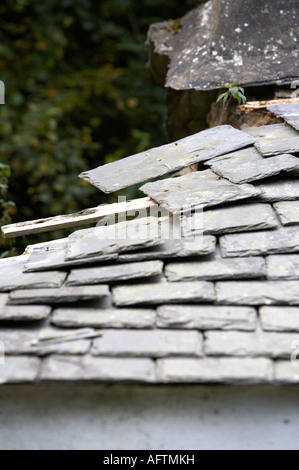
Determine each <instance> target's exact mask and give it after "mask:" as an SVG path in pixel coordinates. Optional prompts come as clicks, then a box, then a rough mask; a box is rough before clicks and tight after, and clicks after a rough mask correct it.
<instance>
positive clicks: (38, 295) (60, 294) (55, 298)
mask: <svg viewBox="0 0 299 470" xmlns="http://www.w3.org/2000/svg"><path fill="white" fill-rule="evenodd" d="M106 296H109V287H108V286H105V285H99V286H76V287H71V286H68V287H60V289H27V290H15V291H13V292H11V294H10V297H9V298H10V303H11V304H44V303H49V304H51V303H64V302H76V301H78V300H92V299H99V298H102V297H106Z"/></svg>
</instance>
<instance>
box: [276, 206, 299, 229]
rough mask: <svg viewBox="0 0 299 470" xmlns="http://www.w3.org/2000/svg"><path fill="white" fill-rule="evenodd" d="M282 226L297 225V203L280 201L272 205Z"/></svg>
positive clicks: (298, 207)
mask: <svg viewBox="0 0 299 470" xmlns="http://www.w3.org/2000/svg"><path fill="white" fill-rule="evenodd" d="M273 207H274V209H275V210H276V212H277V214H278V217H279V220H280V222H281V223H282V225H296V224H299V201H282V202H276V203H275V204H274V205H273Z"/></svg>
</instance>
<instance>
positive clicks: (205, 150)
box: [79, 125, 255, 193]
mask: <svg viewBox="0 0 299 470" xmlns="http://www.w3.org/2000/svg"><path fill="white" fill-rule="evenodd" d="M254 141H255V139H254V138H253V137H250V136H248V134H245V133H244V132H242V131H239V130H237V129H234V128H233V127H232V126H229V125H225V126H219V127H213V128H211V129H206V130H204V131H202V132H199V133H197V134H194V135H191V136H188V137H185V138H184V139H181V140H179V141H177V142H173V143H171V144H167V145H163V146H161V147H158V148H153V149H151V150H148V151H146V152H142V153H138V154H136V155H132V156H130V157H127V158H123V159H121V160H118V161H116V162H113V163H108V164H107V165H104V166H100V167H98V168H95V169H94V170H90V171H85V172H84V173H81V174H80V175H79V176H80V178H82V179H84V180H86V181H88V182H89V183H91V184H93V185H94V186H96V187H97V188H99V189H100V190H101V191H104V192H105V193H111V192H114V191H119V190H120V189H123V188H126V187H128V186H132V185H134V184H138V183H141V182H143V181H146V180H149V179H153V178H156V177H158V176H162V175H165V174H167V173H172V172H174V171H177V170H180V169H181V168H184V167H187V166H189V165H192V164H193V163H197V162H202V161H205V160H209V159H211V158H214V157H217V156H219V155H223V154H225V153H227V152H232V151H233V150H237V149H240V148H243V147H246V146H247V145H250V144H253V143H254Z"/></svg>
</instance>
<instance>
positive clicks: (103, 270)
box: [66, 261, 163, 286]
mask: <svg viewBox="0 0 299 470" xmlns="http://www.w3.org/2000/svg"><path fill="white" fill-rule="evenodd" d="M162 271H163V263H162V262H161V261H146V262H143V263H128V264H118V265H116V264H114V265H110V266H99V267H96V268H83V269H74V270H72V271H71V273H70V275H69V276H68V278H67V281H66V285H67V286H80V285H84V284H89V285H91V284H100V283H103V282H115V281H126V280H128V279H138V278H143V277H152V276H157V275H159V274H161V273H162Z"/></svg>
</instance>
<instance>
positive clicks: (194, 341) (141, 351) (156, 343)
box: [92, 330, 202, 358]
mask: <svg viewBox="0 0 299 470" xmlns="http://www.w3.org/2000/svg"><path fill="white" fill-rule="evenodd" d="M92 354H94V355H95V356H130V357H134V356H136V357H137V356H148V357H153V358H155V357H166V356H202V335H201V333H199V332H197V331H173V330H104V331H103V336H101V337H100V338H97V339H95V340H94V342H93V347H92Z"/></svg>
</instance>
